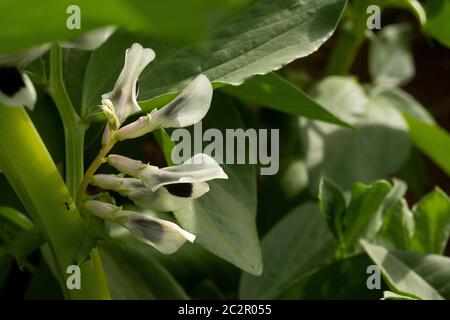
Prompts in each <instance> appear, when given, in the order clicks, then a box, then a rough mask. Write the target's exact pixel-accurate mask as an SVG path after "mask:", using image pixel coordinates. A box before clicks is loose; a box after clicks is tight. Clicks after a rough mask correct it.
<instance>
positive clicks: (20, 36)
mask: <svg viewBox="0 0 450 320" xmlns="http://www.w3.org/2000/svg"><path fill="white" fill-rule="evenodd" d="M245 3H246V1H244V2H242V1H235V0H217V1H208V0H191V1H189V2H186V1H184V0H166V1H164V2H158V1H145V0H133V1H124V0H97V1H88V0H77V1H76V2H75V3H74V1H68V0H60V1H52V0H42V1H39V2H36V1H33V0H23V1H20V2H17V1H13V0H4V1H2V2H1V3H0V12H4V13H6V12H7V13H8V14H4V15H3V17H2V19H1V21H0V30H1V32H0V52H2V51H15V50H19V49H24V48H28V47H31V46H35V45H38V44H42V43H47V42H56V41H62V40H69V39H72V38H74V37H77V36H79V35H80V34H82V33H84V32H87V31H89V30H91V29H93V28H96V27H100V26H105V25H119V26H124V27H126V28H127V29H129V30H133V31H141V32H145V33H147V34H150V35H154V36H157V37H160V38H162V39H171V40H174V39H181V40H189V41H192V40H197V39H199V38H201V37H202V36H204V35H205V33H206V32H205V31H206V30H208V29H207V28H210V27H211V24H214V22H215V21H216V20H217V19H220V20H222V19H224V18H226V17H227V16H229V15H230V14H231V13H233V11H234V10H235V9H236V8H239V7H241V6H242V5H243V4H245ZM74 4H75V5H77V6H79V8H80V21H81V23H80V24H81V28H80V30H77V29H73V30H71V29H69V28H68V27H67V25H66V22H67V20H68V18H69V17H70V16H72V15H73V12H71V13H67V9H68V7H69V6H70V5H74ZM69 20H71V19H69ZM36 26H39V27H38V28H37V27H36Z"/></svg>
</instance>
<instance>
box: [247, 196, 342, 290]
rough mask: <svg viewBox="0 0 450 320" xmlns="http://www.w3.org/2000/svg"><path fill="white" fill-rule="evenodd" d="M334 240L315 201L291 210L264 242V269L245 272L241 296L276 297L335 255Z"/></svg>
mask: <svg viewBox="0 0 450 320" xmlns="http://www.w3.org/2000/svg"><path fill="white" fill-rule="evenodd" d="M334 249H335V240H334V238H333V235H332V234H331V232H330V231H329V229H328V227H327V225H326V222H325V221H324V219H323V216H322V215H321V214H320V212H319V208H318V206H317V205H316V204H313V203H308V204H305V205H303V206H300V207H298V208H296V209H294V210H293V211H292V212H290V213H289V214H288V215H287V216H286V217H284V218H283V219H282V220H281V221H280V222H278V224H276V225H275V226H274V227H273V228H272V229H271V230H270V231H269V233H267V235H266V236H265V237H264V239H263V241H262V251H263V257H264V272H263V274H262V275H261V276H260V277H255V276H251V275H248V274H244V275H243V276H242V279H241V283H240V288H239V296H240V298H241V299H275V298H276V297H278V296H279V295H280V294H281V293H282V292H283V291H284V290H286V289H287V288H288V287H289V286H290V285H291V284H292V281H294V280H296V279H299V278H301V277H303V276H306V275H307V274H308V273H310V272H312V271H313V270H315V269H316V268H318V267H320V266H321V265H322V264H324V263H326V262H327V261H329V260H332V259H333V258H334Z"/></svg>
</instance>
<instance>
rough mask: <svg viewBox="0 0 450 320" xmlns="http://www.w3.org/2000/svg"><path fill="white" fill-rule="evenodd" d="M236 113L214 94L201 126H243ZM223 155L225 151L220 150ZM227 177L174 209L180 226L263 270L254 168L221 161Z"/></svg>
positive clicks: (247, 266)
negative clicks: (200, 195)
mask: <svg viewBox="0 0 450 320" xmlns="http://www.w3.org/2000/svg"><path fill="white" fill-rule="evenodd" d="M242 126H243V125H242V122H241V120H240V118H239V114H238V113H237V111H236V110H235V107H234V106H233V105H230V104H229V103H228V102H227V99H226V98H224V97H221V96H216V97H215V100H214V102H213V105H212V106H211V111H210V113H209V114H208V115H207V116H206V118H205V119H204V121H203V129H204V130H206V129H207V128H217V129H219V130H221V131H222V132H225V131H224V130H225V129H226V128H228V129H237V128H242ZM223 157H224V159H225V158H226V152H225V153H224V154H223ZM223 168H224V170H225V172H226V174H227V175H228V177H229V179H228V180H226V181H211V182H209V185H210V192H208V193H207V194H205V195H204V196H203V197H201V198H199V199H196V200H194V201H192V202H191V203H190V204H189V205H188V206H186V207H185V208H183V209H180V210H177V211H176V212H175V217H176V218H177V221H178V222H179V223H180V224H181V226H182V227H183V228H185V229H186V230H188V231H190V232H192V233H194V234H195V235H197V239H196V241H197V242H198V243H199V244H201V245H202V246H204V247H205V248H206V249H207V250H209V251H211V252H213V253H214V254H217V255H218V256H220V257H222V258H223V259H225V260H227V261H229V262H231V263H233V264H234V265H237V266H238V267H240V268H241V269H243V270H244V271H247V272H249V273H252V274H260V273H261V271H262V262H261V253H260V245H259V239H258V235H257V231H256V224H255V219H256V172H255V167H254V166H252V165H226V164H224V165H223Z"/></svg>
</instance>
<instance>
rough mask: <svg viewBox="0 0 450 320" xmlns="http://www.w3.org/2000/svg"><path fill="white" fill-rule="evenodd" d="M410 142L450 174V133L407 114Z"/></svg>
mask: <svg viewBox="0 0 450 320" xmlns="http://www.w3.org/2000/svg"><path fill="white" fill-rule="evenodd" d="M404 116H405V119H406V121H407V122H408V125H409V131H410V135H411V140H412V142H413V143H414V144H415V145H416V146H417V148H419V150H421V151H422V152H423V153H425V154H426V155H427V156H428V157H430V158H431V159H432V160H433V161H434V162H435V163H436V164H437V165H438V166H439V167H441V169H442V170H444V171H445V172H446V173H447V174H448V175H449V176H450V153H449V152H448V150H450V135H449V134H448V132H446V131H445V130H444V129H442V128H441V127H439V126H438V125H433V124H428V123H425V122H423V121H420V120H418V119H416V118H414V117H412V116H410V115H408V114H405V115H404Z"/></svg>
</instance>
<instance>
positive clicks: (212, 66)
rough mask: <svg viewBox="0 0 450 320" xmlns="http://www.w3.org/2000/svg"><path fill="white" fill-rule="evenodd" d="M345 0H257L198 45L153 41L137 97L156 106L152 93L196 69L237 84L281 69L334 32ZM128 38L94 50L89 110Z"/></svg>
mask: <svg viewBox="0 0 450 320" xmlns="http://www.w3.org/2000/svg"><path fill="white" fill-rule="evenodd" d="M345 4H346V1H345V0H315V1H303V0H288V1H286V0H275V1H274V0H257V1H255V2H254V3H253V4H252V5H251V6H250V7H249V9H247V10H246V11H245V12H244V13H243V14H241V15H239V16H237V17H236V18H235V19H234V20H232V21H231V22H229V23H227V24H224V25H223V26H221V27H220V28H218V29H217V30H216V31H215V32H214V34H213V35H212V36H211V37H210V39H209V40H207V41H205V42H203V43H201V44H200V45H198V46H191V47H184V48H183V47H171V48H167V47H163V46H159V45H157V44H155V43H153V44H152V46H153V49H155V52H156V55H157V57H156V60H155V62H153V63H152V64H151V65H150V66H149V67H148V68H147V70H145V71H144V72H143V74H142V75H141V78H140V95H139V100H141V101H145V103H144V109H146V110H148V109H150V108H151V107H152V106H154V102H153V101H152V99H155V98H157V97H161V96H162V95H166V94H170V93H171V94H172V96H173V93H176V92H179V91H180V90H182V89H183V88H184V87H186V86H187V84H188V83H189V81H191V80H192V79H193V78H194V77H195V76H197V75H198V74H200V73H203V74H205V75H206V76H208V78H209V79H210V80H211V81H212V82H213V83H215V84H216V85H220V84H224V83H225V84H233V85H239V84H242V83H243V82H244V81H245V80H246V79H247V78H249V77H251V76H254V75H262V74H266V73H269V72H271V71H273V70H277V69H280V68H281V67H282V66H284V65H286V64H288V63H289V62H291V61H293V60H295V59H298V58H301V57H305V56H307V55H309V54H311V53H313V52H314V51H316V50H317V49H318V48H319V47H320V46H321V45H322V44H323V43H324V42H325V41H326V40H327V39H328V38H329V37H330V36H331V34H332V33H333V31H334V29H335V27H336V24H337V22H338V20H339V18H340V16H341V13H342V11H343V9H344V7H345ZM132 41H135V40H133V39H131V38H130V37H127V39H125V40H124V39H122V40H114V39H111V41H108V43H107V44H106V45H104V46H102V48H100V49H99V50H97V51H96V52H95V53H94V54H93V58H92V59H91V63H90V64H89V70H88V73H87V76H86V83H85V88H86V90H85V92H84V93H83V95H84V97H83V105H84V107H85V108H87V109H88V110H89V112H88V113H89V114H92V113H93V112H94V113H95V112H98V110H97V107H96V106H97V105H98V103H99V102H100V97H101V95H102V94H103V93H105V92H108V91H109V90H111V88H112V87H113V86H114V82H115V79H116V77H117V76H118V74H119V72H120V68H121V66H122V63H123V56H124V52H125V51H124V49H125V48H127V47H128V46H130V45H131V43H132ZM156 46H157V47H156ZM116 72H117V73H116ZM111 73H112V75H111Z"/></svg>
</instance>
